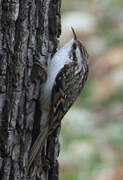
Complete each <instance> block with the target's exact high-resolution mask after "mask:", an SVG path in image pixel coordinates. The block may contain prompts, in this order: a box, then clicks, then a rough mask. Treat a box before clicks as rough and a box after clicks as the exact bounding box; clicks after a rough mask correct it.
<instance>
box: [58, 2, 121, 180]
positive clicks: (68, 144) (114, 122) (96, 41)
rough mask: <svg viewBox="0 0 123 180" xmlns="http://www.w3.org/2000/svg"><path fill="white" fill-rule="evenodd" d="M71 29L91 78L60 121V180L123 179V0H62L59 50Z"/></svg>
mask: <svg viewBox="0 0 123 180" xmlns="http://www.w3.org/2000/svg"><path fill="white" fill-rule="evenodd" d="M71 26H72V27H73V28H74V29H75V31H76V33H77V37H78V39H80V40H82V42H83V44H84V45H85V46H86V48H87V50H88V53H89V55H90V74H89V78H88V81H87V83H86V85H85V88H84V90H83V91H82V93H81V94H80V96H79V98H78V100H77V101H76V103H75V104H74V106H73V107H72V108H71V110H70V111H69V112H68V113H67V115H66V116H65V118H64V120H63V122H62V131H61V137H60V143H61V152H60V157H59V161H60V180H123V0H103V1H102V0H62V35H61V39H60V42H61V46H63V45H64V44H65V43H66V42H68V41H69V40H70V39H71V38H72V32H71Z"/></svg>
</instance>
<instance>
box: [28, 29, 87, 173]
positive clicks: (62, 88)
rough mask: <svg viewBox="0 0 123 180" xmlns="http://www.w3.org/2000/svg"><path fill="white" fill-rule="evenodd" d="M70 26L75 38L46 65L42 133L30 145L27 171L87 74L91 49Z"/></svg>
mask: <svg viewBox="0 0 123 180" xmlns="http://www.w3.org/2000/svg"><path fill="white" fill-rule="evenodd" d="M71 29H72V32H73V39H72V40H71V41H70V42H68V43H67V44H66V45H65V46H64V47H62V48H61V49H60V50H58V51H57V52H56V53H55V54H54V56H53V57H52V59H51V60H50V62H49V64H48V67H47V80H46V81H45V82H44V83H43V84H42V85H41V95H40V100H39V101H40V105H41V112H42V113H41V119H40V134H39V135H38V137H37V139H36V140H35V142H34V144H33V145H32V147H31V150H30V155H29V161H28V165H27V171H29V169H30V167H31V165H32V164H33V163H34V162H35V161H36V159H38V157H39V155H40V152H41V151H42V149H43V147H44V144H45V140H46V139H47V138H48V136H49V135H50V134H51V133H52V132H53V131H54V130H55V129H56V128H57V127H58V126H59V125H60V124H61V120H62V119H63V117H64V115H65V114H66V113H67V111H68V110H69V109H70V107H71V106H72V104H73V103H74V102H75V100H76V99H77V97H78V96H79V94H80V92H81V90H82V89H83V87H84V84H85V82H86V80H87V77H88V71H89V57H88V52H87V50H86V48H85V47H84V45H83V44H82V42H81V41H79V40H78V39H77V36H76V33H75V31H74V29H73V28H71Z"/></svg>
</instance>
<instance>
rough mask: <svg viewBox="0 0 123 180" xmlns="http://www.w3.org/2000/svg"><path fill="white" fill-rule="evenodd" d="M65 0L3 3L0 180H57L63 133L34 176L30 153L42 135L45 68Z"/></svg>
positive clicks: (0, 24) (54, 135)
mask: <svg viewBox="0 0 123 180" xmlns="http://www.w3.org/2000/svg"><path fill="white" fill-rule="evenodd" d="M60 7H61V0H0V180H27V179H28V180H57V179H58V174H59V172H58V161H57V157H58V154H59V141H58V136H59V129H56V130H55V131H54V132H53V133H52V134H51V135H50V137H48V139H47V141H46V143H45V147H44V148H43V151H42V153H41V155H40V158H39V159H38V161H37V164H36V166H35V168H34V170H33V173H30V174H28V175H27V173H26V167H27V163H28V158H29V151H30V148H31V146H32V144H33V143H34V140H35V139H36V137H37V135H38V134H39V132H40V117H41V109H40V102H39V96H40V87H41V84H42V82H44V81H45V80H46V72H45V69H44V67H43V66H42V64H44V65H45V66H47V61H48V60H50V57H51V56H52V55H53V54H54V53H55V52H56V49H57V46H58V40H57V38H58V37H59V36H60V33H61V28H60V27H61V26H60V25H61V24H60V23H61V22H60V20H61V18H60Z"/></svg>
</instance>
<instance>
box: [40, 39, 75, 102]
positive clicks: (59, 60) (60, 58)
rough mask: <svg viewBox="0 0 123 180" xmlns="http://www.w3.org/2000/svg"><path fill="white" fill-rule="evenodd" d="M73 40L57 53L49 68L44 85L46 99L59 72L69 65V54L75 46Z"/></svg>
mask: <svg viewBox="0 0 123 180" xmlns="http://www.w3.org/2000/svg"><path fill="white" fill-rule="evenodd" d="M73 41H74V40H73V39H72V40H71V41H70V42H69V43H68V44H66V45H65V46H64V47H63V48H61V49H60V50H59V51H57V52H56V54H55V55H54V56H53V58H52V59H51V61H50V63H49V65H48V68H47V81H46V82H45V84H43V87H42V95H43V94H45V95H44V96H46V97H45V98H46V99H47V98H49V97H50V95H51V92H52V88H53V85H54V83H55V79H56V76H57V74H58V73H59V71H60V70H61V69H62V68H63V67H64V65H65V64H67V63H69V61H70V59H69V52H70V49H71V46H72V44H73Z"/></svg>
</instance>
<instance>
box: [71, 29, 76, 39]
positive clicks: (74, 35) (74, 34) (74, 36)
mask: <svg viewBox="0 0 123 180" xmlns="http://www.w3.org/2000/svg"><path fill="white" fill-rule="evenodd" d="M71 29H72V32H73V38H74V40H77V37H76V33H75V31H74V29H73V27H71Z"/></svg>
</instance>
